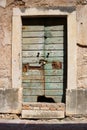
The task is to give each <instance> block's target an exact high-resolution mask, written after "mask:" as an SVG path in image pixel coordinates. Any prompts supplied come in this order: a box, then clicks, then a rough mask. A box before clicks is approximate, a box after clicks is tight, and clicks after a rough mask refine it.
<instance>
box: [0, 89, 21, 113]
mask: <svg viewBox="0 0 87 130" xmlns="http://www.w3.org/2000/svg"><path fill="white" fill-rule="evenodd" d="M20 111H21V101H19V90H18V89H16V88H15V89H13V88H11V89H0V113H20Z"/></svg>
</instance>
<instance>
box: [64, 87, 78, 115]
mask: <svg viewBox="0 0 87 130" xmlns="http://www.w3.org/2000/svg"><path fill="white" fill-rule="evenodd" d="M76 94H77V93H76V90H74V89H73V90H67V91H66V115H68V114H74V113H76V102H77V95H76Z"/></svg>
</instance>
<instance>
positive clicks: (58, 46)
mask: <svg viewBox="0 0 87 130" xmlns="http://www.w3.org/2000/svg"><path fill="white" fill-rule="evenodd" d="M36 19H37V18H36ZM36 21H37V20H36ZM40 24H41V25H40ZM64 26H65V23H64V22H61V20H58V19H57V20H54V21H53V22H52V19H51V21H50V18H49V20H48V19H47V18H45V19H44V20H43V19H42V22H41V23H40V21H38V24H36V25H35V21H34V25H33V22H31V23H30V25H26V26H23V28H22V63H23V66H24V65H26V64H28V68H27V71H23V76H22V85H23V101H25V102H36V101H37V99H38V97H39V96H43V95H44V96H45V97H47V98H50V97H51V98H52V99H53V100H54V102H62V99H63V95H64V62H65V59H64V56H65V52H64V46H65V32H64V31H65V30H64Z"/></svg>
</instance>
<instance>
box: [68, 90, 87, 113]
mask: <svg viewBox="0 0 87 130" xmlns="http://www.w3.org/2000/svg"><path fill="white" fill-rule="evenodd" d="M75 114H79V115H81V114H82V115H85V114H87V89H76V90H67V93H66V115H75Z"/></svg>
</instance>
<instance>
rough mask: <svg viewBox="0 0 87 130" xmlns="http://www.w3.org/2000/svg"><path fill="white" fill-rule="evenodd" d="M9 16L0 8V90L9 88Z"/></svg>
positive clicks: (9, 11) (5, 10)
mask: <svg viewBox="0 0 87 130" xmlns="http://www.w3.org/2000/svg"><path fill="white" fill-rule="evenodd" d="M11 15H12V13H11V9H10V8H9V7H8V8H5V9H4V8H0V88H8V87H11Z"/></svg>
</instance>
